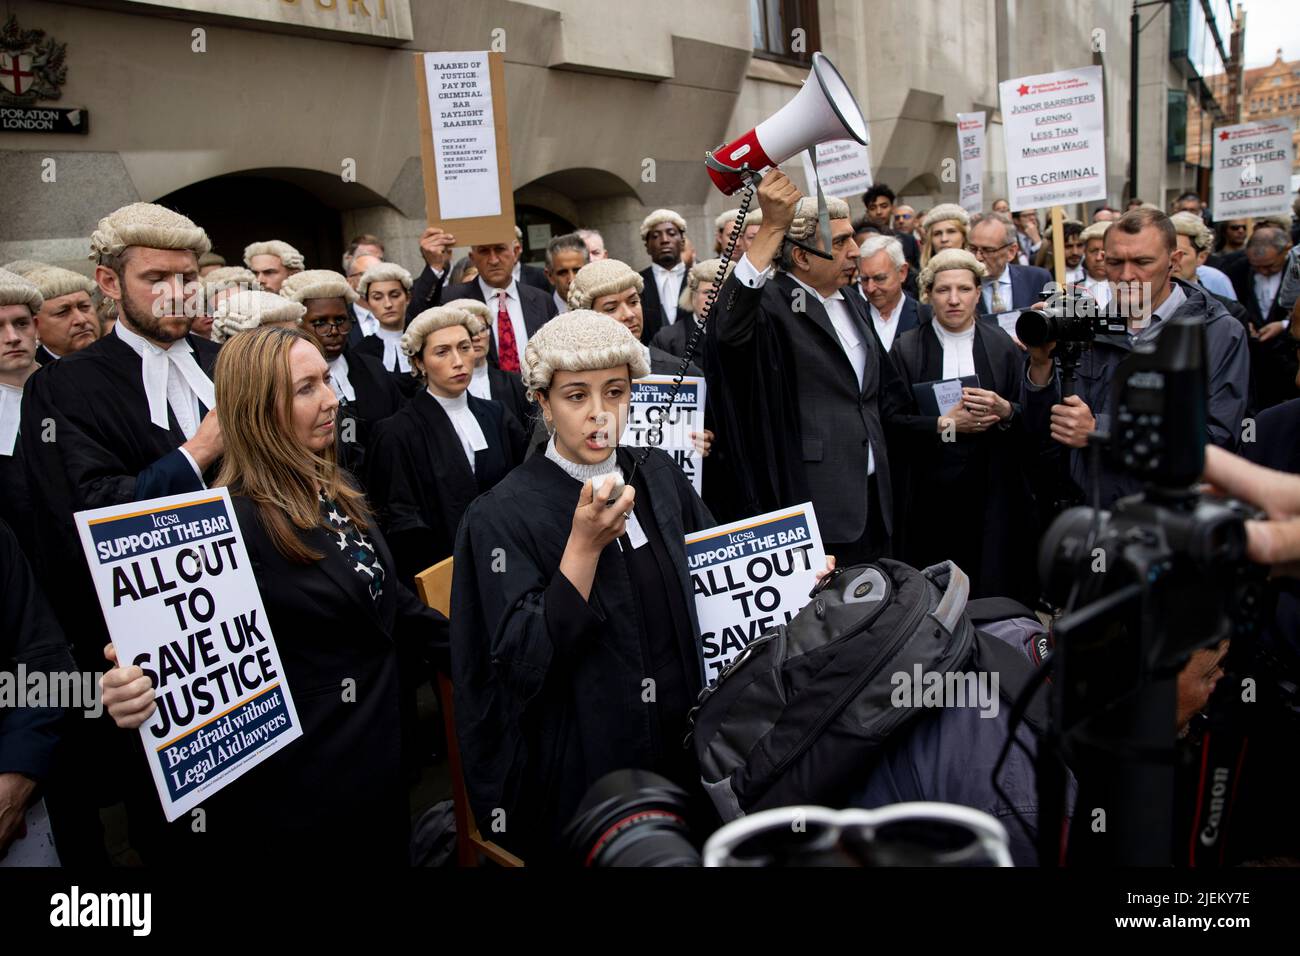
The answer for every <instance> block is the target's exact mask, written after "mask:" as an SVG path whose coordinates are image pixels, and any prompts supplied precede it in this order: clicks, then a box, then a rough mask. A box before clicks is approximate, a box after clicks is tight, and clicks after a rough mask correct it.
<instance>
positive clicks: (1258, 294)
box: [1253, 272, 1282, 322]
mask: <svg viewBox="0 0 1300 956" xmlns="http://www.w3.org/2000/svg"><path fill="white" fill-rule="evenodd" d="M1253 281H1254V283H1255V300H1256V301H1257V302H1259V314H1260V317H1261V318H1262V319H1263V320H1264V321H1265V322H1267V321H1268V313H1269V310H1271V309H1272V308H1273V300H1274V299H1276V298H1277V290H1278V289H1280V288H1282V273H1281V272H1275V273H1273V274H1272V275H1271V276H1262V275H1260V274H1259V273H1258V272H1257V273H1255V275H1254V276H1253Z"/></svg>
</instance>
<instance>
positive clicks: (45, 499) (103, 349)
mask: <svg viewBox="0 0 1300 956" xmlns="http://www.w3.org/2000/svg"><path fill="white" fill-rule="evenodd" d="M186 341H188V342H189V344H190V346H191V347H192V348H193V349H194V358H195V360H196V361H197V362H198V363H199V367H200V368H201V369H203V371H204V372H205V373H206V374H207V375H208V376H209V377H211V375H212V369H213V366H214V365H215V364H216V360H217V350H218V346H216V345H214V344H212V343H211V342H209V341H208V340H207V339H203V338H200V337H198V336H196V335H187V336H186ZM140 369H141V362H140V356H139V355H137V354H136V353H135V350H133V349H132V348H131V346H129V345H127V344H126V343H125V342H124V341H122V339H120V338H119V337H118V336H117V335H114V334H110V335H106V336H104V337H103V338H101V339H100V340H99V341H97V342H94V343H92V344H91V345H89V346H87V347H86V348H84V349H82V350H81V351H80V352H74V353H73V354H71V355H68V356H66V357H64V358H61V359H59V360H58V361H57V362H51V363H49V364H48V365H43V366H41V367H40V368H39V369H37V370H36V372H35V373H33V375H32V377H31V378H29V379H28V380H27V386H26V388H25V389H24V391H23V415H22V429H21V434H20V437H19V441H20V442H21V443H22V453H23V458H24V460H25V462H26V466H27V480H28V492H29V494H30V495H31V501H32V507H33V508H34V509H35V510H36V511H37V513H39V514H40V516H41V529H40V533H39V534H38V536H37V555H36V560H35V561H33V564H35V565H36V567H37V571H38V573H39V574H40V576H41V581H42V583H43V584H44V586H45V589H46V593H47V594H48V595H49V597H50V599H51V603H52V604H53V605H54V608H55V613H56V614H57V615H58V618H59V623H60V624H62V625H63V631H64V633H65V634H66V635H67V637H68V639H69V640H70V641H71V642H72V645H73V647H74V648H75V650H76V654H77V659H78V661H79V663H80V664H81V666H83V667H86V668H90V669H94V670H101V669H102V668H103V665H104V645H105V644H107V643H108V632H107V629H106V627H105V625H104V618H103V616H102V615H101V614H100V611H99V601H98V600H97V599H96V597H95V588H94V584H93V583H92V581H91V578H90V571H89V569H88V568H87V566H86V559H85V557H84V556H83V554H82V551H81V539H80V538H79V537H78V535H77V528H76V525H75V524H74V523H73V520H72V514H73V512H74V511H82V510H85V509H88V508H103V507H106V506H108V505H120V504H125V503H126V502H130V501H142V500H145V499H147V498H157V497H161V496H163V495H176V494H182V493H184V492H188V491H198V490H200V489H201V488H202V487H203V483H202V482H201V481H200V479H199V476H198V475H196V474H195V473H194V468H193V466H192V465H191V464H190V463H189V460H188V459H187V458H186V457H185V455H184V454H183V453H182V452H181V451H180V446H181V445H183V444H184V443H185V435H184V433H183V432H182V431H181V429H180V425H179V424H177V422H176V416H175V415H174V414H172V412H171V410H170V408H169V409H168V419H169V424H170V427H169V428H159V427H158V426H157V425H154V424H153V423H152V422H151V421H150V420H149V402H148V399H147V398H146V397H145V392H144V383H143V381H142V379H141V371H140ZM206 412H207V409H205V408H202V407H200V408H199V413H200V420H201V416H202V415H203V414H206ZM53 582H57V585H56V584H54V583H53Z"/></svg>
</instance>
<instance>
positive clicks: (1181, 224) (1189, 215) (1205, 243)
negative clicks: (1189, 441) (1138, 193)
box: [47, 212, 1290, 298]
mask: <svg viewBox="0 0 1300 956" xmlns="http://www.w3.org/2000/svg"><path fill="white" fill-rule="evenodd" d="M1169 221H1170V222H1171V223H1173V224H1174V231H1175V232H1177V233H1178V235H1180V236H1186V237H1187V238H1188V239H1190V240H1191V241H1192V248H1194V249H1195V250H1196V251H1197V252H1208V251H1210V250H1212V249H1213V248H1214V230H1213V229H1211V228H1210V227H1209V226H1207V225H1206V224H1205V220H1204V219H1202V218H1201V217H1200V216H1198V215H1197V214H1196V213H1194V212H1176V213H1174V214H1173V215H1172V216H1170V217H1169ZM1289 228H1290V227H1288V231H1289ZM1086 241H1087V240H1085V242H1086ZM47 298H48V296H47Z"/></svg>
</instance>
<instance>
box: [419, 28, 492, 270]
mask: <svg viewBox="0 0 1300 956" xmlns="http://www.w3.org/2000/svg"><path fill="white" fill-rule="evenodd" d="M414 60H415V78H416V96H417V100H418V101H419V108H420V158H421V163H422V169H423V173H424V202H425V215H426V217H427V219H428V222H429V224H430V225H436V226H439V227H440V228H442V229H443V230H445V231H447V232H450V233H453V234H454V235H455V236H456V241H457V242H458V243H459V244H461V245H478V244H483V243H498V242H505V243H509V242H512V241H513V240H514V236H515V204H514V192H513V184H512V183H511V179H510V148H509V139H508V127H507V125H506V102H505V96H506V93H505V60H504V56H503V54H501V53H488V52H487V51H476V52H468V53H447V52H438V53H417V54H415V57H414Z"/></svg>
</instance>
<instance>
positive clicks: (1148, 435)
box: [1038, 319, 1267, 866]
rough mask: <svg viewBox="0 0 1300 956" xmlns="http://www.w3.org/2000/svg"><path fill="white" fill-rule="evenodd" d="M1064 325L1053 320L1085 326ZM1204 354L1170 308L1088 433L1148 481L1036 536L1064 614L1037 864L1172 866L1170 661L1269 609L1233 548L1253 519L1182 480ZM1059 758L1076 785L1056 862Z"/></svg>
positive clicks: (1202, 430) (1201, 338)
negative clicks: (1103, 423) (1105, 506)
mask: <svg viewBox="0 0 1300 956" xmlns="http://www.w3.org/2000/svg"><path fill="white" fill-rule="evenodd" d="M1071 321H1073V320H1070V321H1065V322H1062V323H1058V325H1057V326H1056V328H1057V329H1060V328H1065V329H1066V331H1067V332H1068V333H1069V334H1076V335H1082V332H1080V331H1079V330H1080V328H1081V326H1080V324H1079V323H1078V322H1077V321H1074V323H1073V324H1071ZM1076 341H1078V339H1076ZM1205 353H1206V347H1205V328H1204V324H1203V323H1202V322H1200V321H1198V320H1193V319H1173V320H1169V321H1168V322H1167V324H1166V327H1165V328H1164V329H1163V331H1162V332H1161V334H1160V336H1159V337H1158V338H1157V339H1156V340H1155V341H1154V342H1153V343H1147V344H1146V345H1144V346H1139V347H1138V348H1137V349H1135V351H1134V352H1133V353H1132V354H1131V355H1129V356H1128V357H1127V358H1126V359H1125V360H1124V361H1123V362H1122V363H1121V365H1120V366H1119V369H1118V370H1117V372H1116V377H1115V381H1114V383H1113V385H1112V389H1113V391H1112V396H1113V398H1112V403H1111V404H1112V408H1113V409H1114V410H1115V411H1114V413H1113V419H1112V421H1113V425H1112V429H1113V430H1112V433H1111V434H1110V435H1109V436H1095V437H1096V439H1097V444H1100V445H1104V446H1105V447H1106V454H1107V455H1108V456H1109V457H1110V459H1111V460H1112V462H1113V463H1114V464H1115V465H1116V466H1117V467H1119V468H1121V469H1123V470H1126V471H1128V472H1129V473H1130V474H1133V475H1137V476H1140V477H1141V478H1142V479H1143V480H1144V481H1145V483H1146V487H1145V490H1144V491H1143V492H1142V493H1141V494H1138V495H1134V496H1132V497H1129V498H1124V499H1121V500H1120V501H1118V502H1116V503H1115V505H1114V506H1113V507H1112V508H1111V509H1110V510H1106V511H1103V510H1101V509H1100V508H1099V507H1097V504H1098V503H1099V502H1097V501H1096V500H1094V502H1093V504H1094V507H1091V508H1087V507H1077V508H1071V509H1070V510H1068V511H1066V512H1065V513H1063V514H1062V515H1061V516H1060V517H1059V518H1057V519H1056V521H1055V522H1054V523H1053V524H1052V526H1051V527H1050V528H1049V529H1048V531H1047V533H1046V534H1045V535H1044V537H1043V539H1042V542H1041V545H1040V549H1039V574H1040V580H1041V582H1042V584H1043V589H1044V596H1045V597H1046V599H1047V600H1048V601H1049V603H1051V604H1052V605H1053V606H1055V607H1063V608H1064V609H1065V614H1064V616H1062V617H1061V618H1060V619H1059V620H1058V621H1057V624H1056V627H1055V646H1056V651H1055V655H1054V662H1053V667H1054V673H1053V674H1052V681H1053V683H1052V690H1051V701H1052V707H1051V711H1052V727H1051V731H1050V733H1049V734H1048V737H1047V739H1046V740H1045V741H1044V746H1043V747H1042V748H1041V749H1040V754H1039V756H1040V759H1039V781H1038V782H1039V791H1040V792H1039V796H1040V829H1039V836H1040V859H1041V860H1042V862H1043V863H1044V864H1050V865H1056V864H1058V863H1061V862H1069V863H1070V864H1081V863H1082V864H1089V863H1092V864H1121V865H1162V866H1167V865H1169V863H1170V862H1171V855H1170V854H1171V836H1172V820H1173V817H1174V813H1173V807H1174V773H1175V762H1174V757H1173V754H1174V751H1175V737H1176V731H1177V728H1176V726H1175V725H1176V723H1177V721H1176V716H1175V715H1176V713H1177V679H1178V674H1179V671H1180V670H1181V669H1182V667H1183V665H1184V664H1185V663H1186V661H1187V659H1188V656H1189V655H1190V654H1191V652H1192V651H1194V650H1196V649H1198V648H1203V647H1213V646H1215V645H1216V644H1217V643H1218V642H1219V641H1221V640H1223V639H1225V638H1230V639H1232V641H1233V642H1234V646H1235V645H1238V644H1240V645H1241V646H1242V647H1246V646H1249V645H1251V644H1253V643H1254V640H1255V638H1256V635H1257V633H1258V631H1259V628H1260V624H1261V621H1262V619H1263V616H1264V615H1265V614H1266V613H1267V611H1266V609H1265V607H1264V603H1265V602H1264V578H1265V576H1266V571H1265V569H1262V568H1258V567H1255V566H1253V565H1251V564H1250V563H1249V562H1248V561H1247V559H1246V529H1245V520H1246V518H1248V517H1253V516H1254V515H1253V514H1252V512H1251V510H1250V509H1249V508H1248V507H1246V506H1244V505H1242V504H1240V503H1237V502H1232V501H1225V500H1222V499H1215V498H1206V497H1204V496H1202V495H1201V494H1200V493H1199V492H1198V491H1197V489H1196V487H1195V483H1196V482H1197V481H1198V480H1199V478H1200V476H1201V474H1202V471H1203V469H1204V461H1205V436H1206V401H1207V398H1206V394H1207V386H1206V381H1207V371H1206V369H1207V361H1206V354H1205ZM1091 450H1092V451H1093V453H1094V458H1093V469H1094V472H1095V469H1096V466H1097V462H1096V449H1095V448H1094V449H1091ZM1094 482H1095V478H1094ZM1066 764H1068V765H1069V767H1070V768H1071V769H1072V770H1073V771H1074V773H1075V775H1076V776H1077V778H1078V780H1079V794H1078V799H1077V801H1076V804H1075V812H1074V816H1073V825H1072V827H1071V831H1070V837H1069V843H1068V847H1069V850H1068V856H1066V857H1065V858H1063V857H1062V854H1061V849H1060V841H1059V836H1060V833H1061V824H1062V819H1063V797H1064V792H1065V791H1064V788H1065V779H1064V771H1063V767H1064V766H1065V765H1066ZM1098 811H1100V812H1101V813H1102V814H1103V815H1104V816H1102V817H1098V816H1097V814H1098ZM1099 819H1101V820H1102V821H1103V822H1104V825H1103V826H1100V827H1099V826H1098V820H1099Z"/></svg>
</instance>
